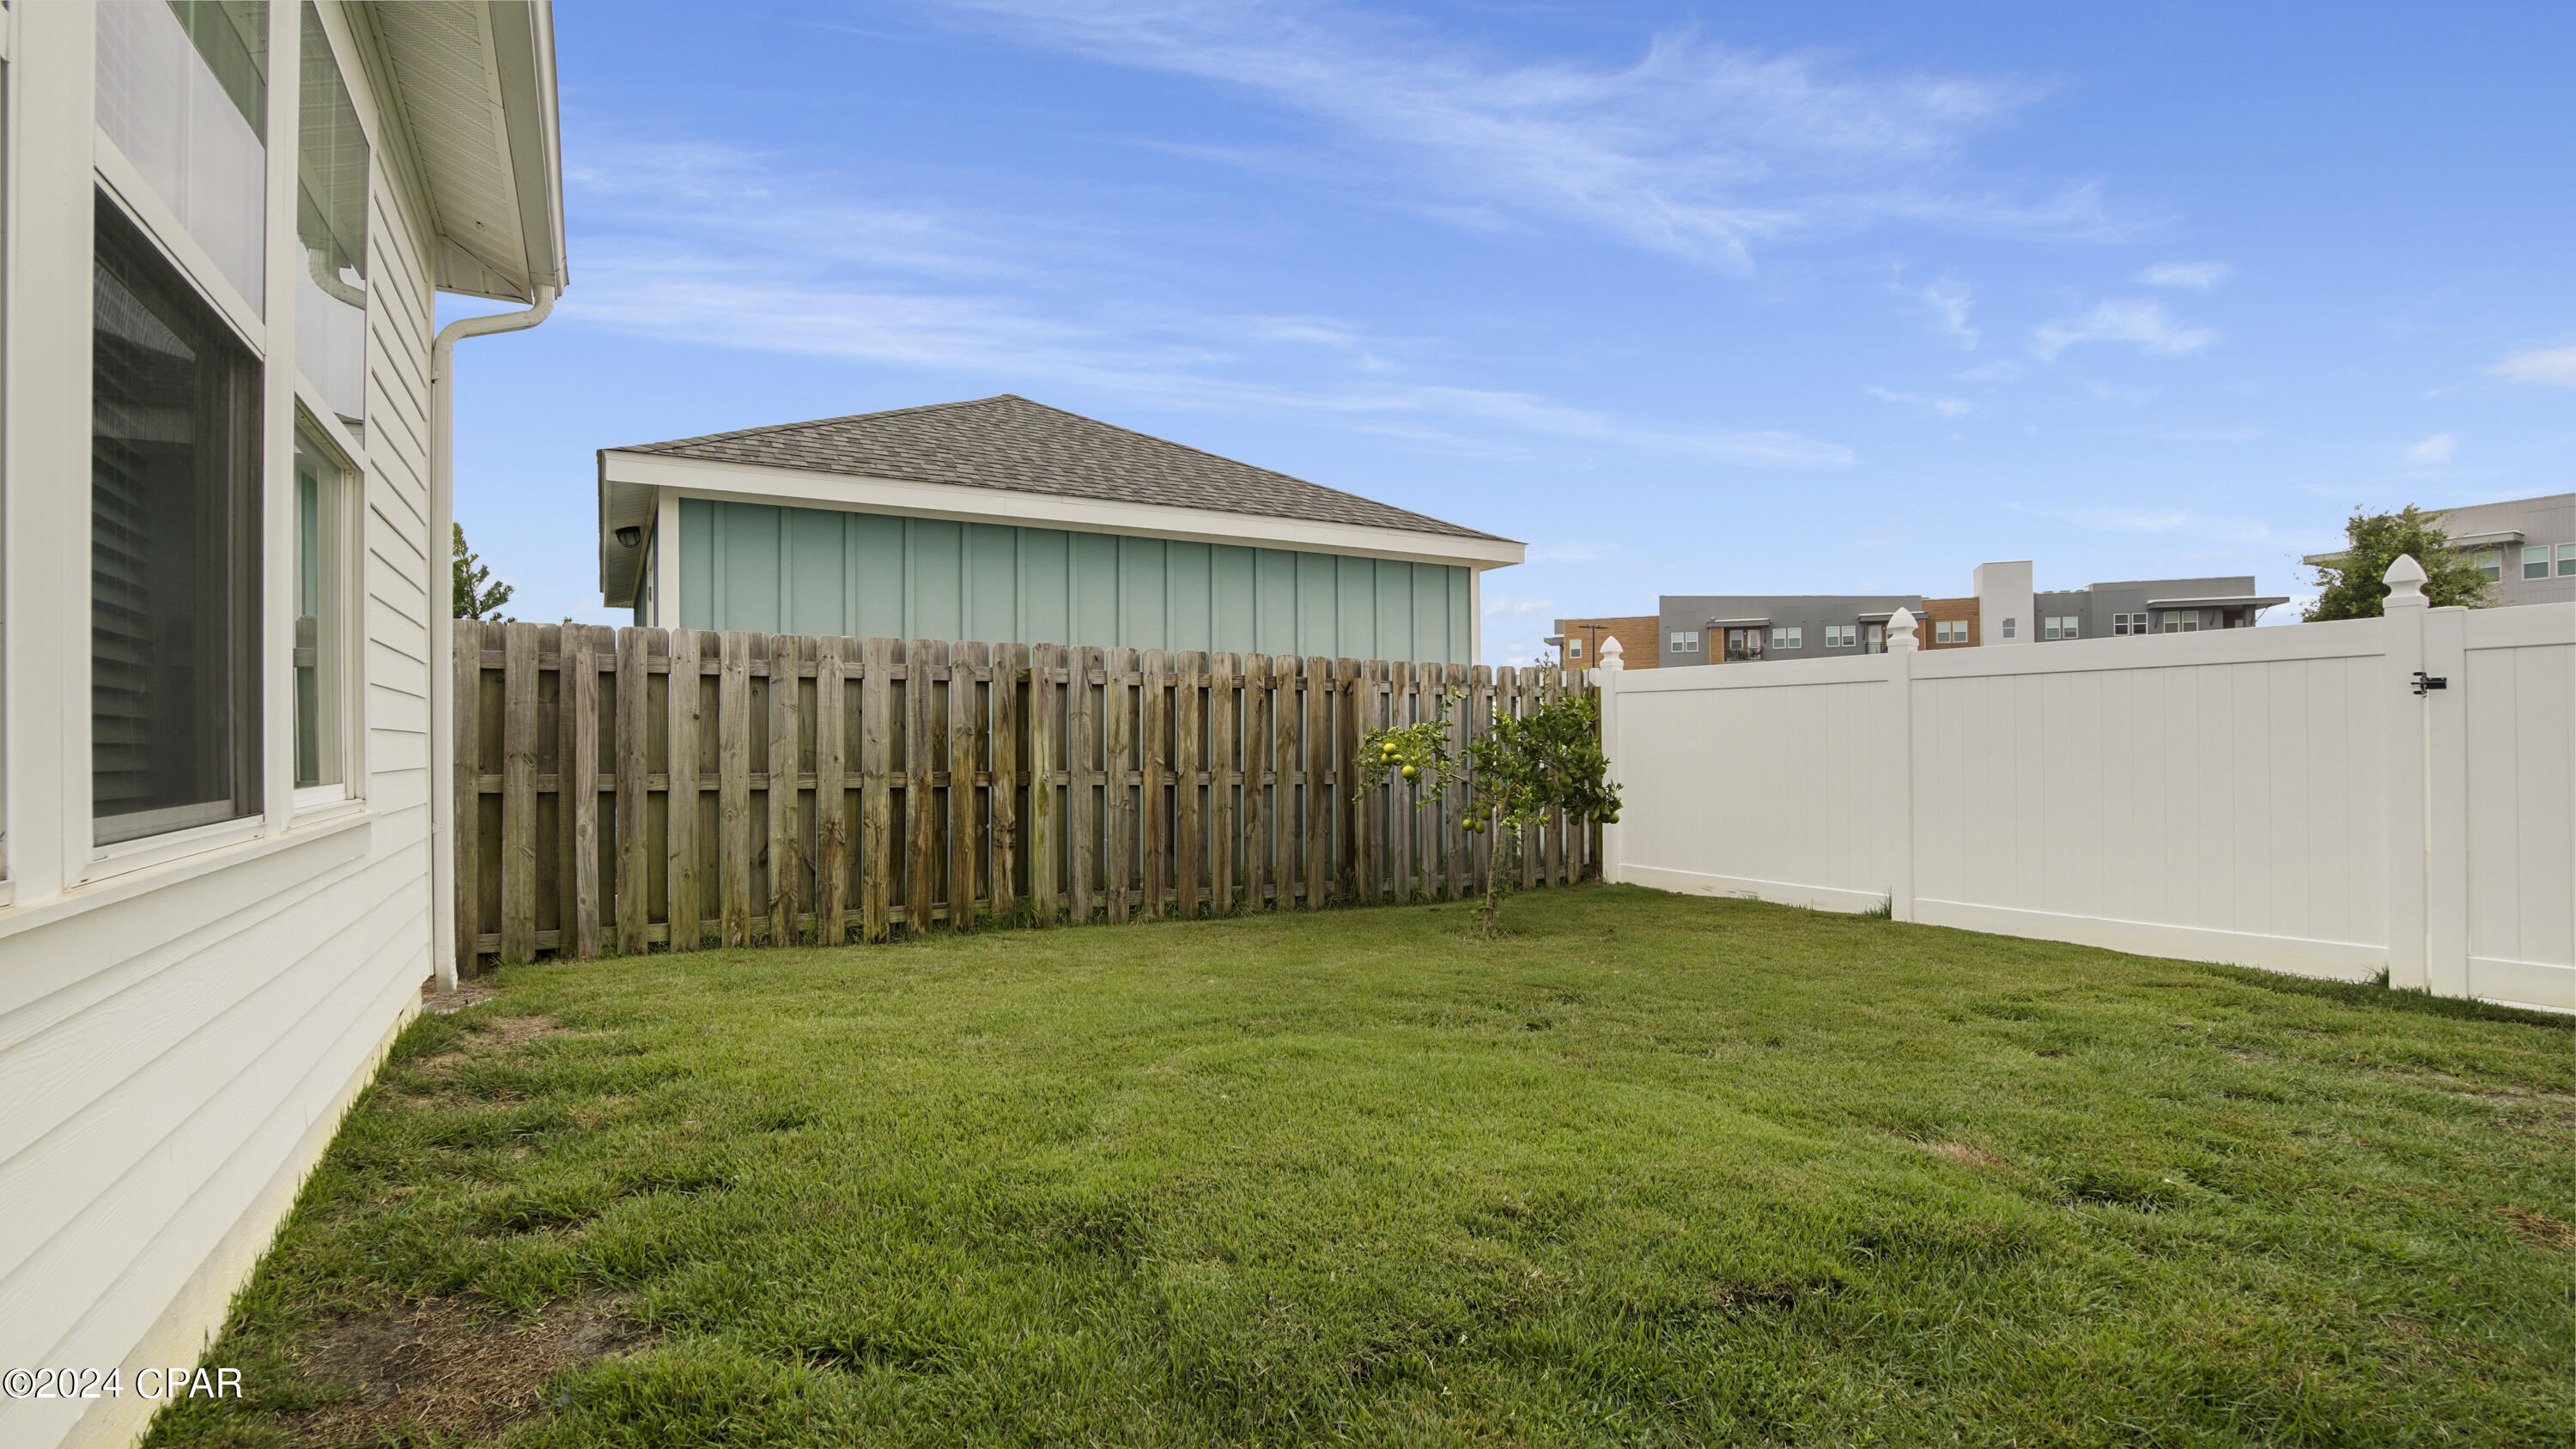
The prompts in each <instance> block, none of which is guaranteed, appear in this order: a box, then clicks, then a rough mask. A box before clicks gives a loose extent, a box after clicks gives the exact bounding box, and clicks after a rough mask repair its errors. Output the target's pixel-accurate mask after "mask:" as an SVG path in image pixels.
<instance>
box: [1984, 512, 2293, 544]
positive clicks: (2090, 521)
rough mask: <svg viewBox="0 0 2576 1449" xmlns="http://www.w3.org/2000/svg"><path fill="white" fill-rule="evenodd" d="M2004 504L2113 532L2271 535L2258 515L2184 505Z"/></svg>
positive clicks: (2237, 538) (2252, 538)
mask: <svg viewBox="0 0 2576 1449" xmlns="http://www.w3.org/2000/svg"><path fill="white" fill-rule="evenodd" d="M2004 507H2005V508H2006V509H2007V510H2009V511H2011V512H2014V513H2026V514H2029V515H2030V516H2032V517H2034V518H2052V519H2055V520H2056V521H2058V522H2060V523H2070V524H2073V525H2075V526H2076V527H2078V528H2092V529H2100V530H2103V531H2106V532H2112V533H2179V532H2189V533H2197V534H2203V535H2206V536H2208V537H2212V538H2219V539H2224V540H2227V541H2228V542H2231V543H2260V542H2263V541H2264V540H2266V539H2268V538H2270V537H2271V536H2272V529H2271V526H2270V525H2269V524H2266V523H2263V522H2261V521H2260V520H2257V519H2243V518H2234V519H2230V518H2211V517H2208V516H2207V515H2204V514H2199V513H2194V512H2192V511H2190V510H2189V509H2183V508H2116V507H2112V508H2104V507H2092V508H2055V507H2049V506H2046V505H2041V506H2037V507H2033V506H2031V505H2029V504H2023V503H2007V504H2005V505H2004Z"/></svg>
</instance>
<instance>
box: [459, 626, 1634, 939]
mask: <svg viewBox="0 0 2576 1449" xmlns="http://www.w3.org/2000/svg"><path fill="white" fill-rule="evenodd" d="M455 671H456V687H457V700H456V711H455V731H456V771H455V777H454V781H453V786H452V788H453V789H454V790H455V791H456V792H457V796H458V800H457V811H456V817H455V818H456V821H457V825H458V829H457V838H456V842H455V846H454V849H455V857H456V866H457V883H456V893H455V905H454V908H455V910H456V912H457V917H458V941H459V946H458V955H459V965H460V967H461V968H462V969H466V970H471V969H473V968H474V967H475V966H477V965H478V964H480V961H481V960H482V959H483V958H491V957H498V958H500V959H502V960H525V959H528V958H530V957H532V956H534V955H535V954H537V953H538V952H541V951H555V952H559V953H560V954H562V955H565V956H570V957H592V956H597V955H599V954H600V953H601V952H602V951H604V950H611V949H613V950H616V951H618V952H622V953H628V954H632V953H637V952H642V951H645V950H649V949H651V947H652V946H654V945H656V944H659V945H663V946H666V947H667V948H668V949H670V950H674V951H689V950H698V949H702V948H704V947H706V946H708V945H711V944H720V945H725V946H747V945H793V944H796V943H798V942H801V941H818V942H822V943H825V944H835V945H837V944H841V943H843V942H847V941H850V940H853V939H859V940H867V941H883V940H885V939H887V938H888V937H889V936H890V935H892V934H894V932H895V931H896V929H897V928H901V929H902V930H903V931H905V932H907V933H909V934H916V935H917V934H920V933H922V932H925V931H928V930H930V929H932V928H933V926H934V923H938V922H942V921H944V922H946V923H947V925H948V927H949V928H950V929H956V930H964V929H968V928H970V927H972V926H973V925H975V924H976V923H977V922H978V921H979V920H993V921H1000V922H1030V923H1034V924H1037V925H1041V926H1046V925H1055V924H1058V923H1069V924H1075V925H1081V924H1089V923H1091V922H1094V921H1097V920H1101V919H1104V918H1105V919H1108V920H1112V921H1123V920H1129V919H1133V918H1136V917H1138V916H1140V915H1141V916H1146V917H1159V916H1179V917H1182V918H1184V919H1191V918H1196V917H1199V916H1216V915H1230V914H1234V913H1236V912H1239V911H1257V910H1297V909H1305V910H1317V909H1321V908H1323V907H1324V906H1326V905H1329V904H1332V903H1334V902H1336V901H1403V900H1411V899H1423V898H1429V899H1458V898H1461V897H1465V896H1468V895H1470V894H1473V893H1474V892H1476V891H1478V890H1480V889H1481V888H1482V885H1483V882H1484V879H1485V875H1486V872H1488V871H1490V870H1493V869H1496V868H1501V869H1505V870H1509V871H1513V872H1516V873H1517V874H1518V875H1519V877H1520V879H1521V881H1522V883H1523V884H1525V885H1539V884H1555V883H1562V882H1566V881H1570V880H1575V879H1580V878H1582V877H1583V875H1585V874H1586V873H1588V872H1589V871H1590V869H1591V867H1592V863H1593V861H1594V860H1595V859H1596V858H1597V856H1598V846H1597V844H1595V843H1594V842H1597V840H1598V838H1599V837H1598V833H1597V830H1595V829H1593V828H1592V827H1591V824H1590V822H1583V821H1568V822H1566V823H1565V825H1564V826H1562V827H1559V826H1557V825H1555V824H1554V822H1549V823H1548V825H1547V827H1546V828H1543V829H1539V830H1534V831H1533V832H1532V833H1531V836H1530V839H1529V841H1528V848H1527V849H1525V850H1524V851H1523V852H1522V853H1521V856H1520V857H1519V858H1518V859H1508V858H1507V859H1505V860H1503V861H1501V862H1497V861H1496V860H1495V859H1494V854H1493V852H1494V850H1495V837H1494V836H1493V835H1492V834H1491V833H1490V832H1470V831H1468V830H1467V829H1466V818H1467V816H1466V803H1467V802H1466V798H1465V792H1464V791H1463V790H1460V789H1454V788H1453V789H1451V790H1449V791H1447V792H1443V793H1439V794H1432V793H1430V792H1427V791H1422V790H1419V789H1417V788H1415V787H1412V786H1408V785H1406V784H1405V783H1404V782H1402V781H1400V780H1397V781H1390V782H1388V783H1387V784H1385V785H1382V786H1379V787H1376V788H1373V789H1370V790H1368V791H1366V792H1364V794H1363V793H1362V792H1359V791H1357V789H1356V786H1357V783H1358V776H1357V775H1356V774H1355V773H1354V772H1353V771H1352V769H1351V757H1352V755H1353V754H1354V753H1355V752H1356V751H1357V749H1358V745H1359V741H1360V739H1361V738H1362V737H1363V736H1364V734H1365V733H1366V732H1367V731H1368V730H1370V729H1372V728H1376V727H1378V726H1379V725H1401V724H1409V723H1413V722H1415V721H1417V720H1432V719H1447V720H1449V721H1450V725H1451V730H1452V733H1451V748H1452V749H1463V748H1464V747H1465V744H1466V742H1467V741H1468V740H1469V739H1470V738H1472V737H1474V735H1475V734H1476V733H1477V732H1479V731H1480V730H1482V729H1484V728H1487V727H1489V722H1490V721H1491V720H1492V718H1493V717H1494V715H1495V713H1496V712H1498V711H1499V712H1501V713H1505V714H1512V713H1519V712H1522V711H1525V710H1527V709H1530V708H1532V707H1534V706H1535V705H1536V704H1537V703H1538V702H1539V701H1540V700H1541V699H1543V698H1546V697H1550V696H1551V695H1552V694H1554V693H1556V692H1561V691H1564V690H1568V689H1581V688H1585V687H1586V686H1584V685H1583V684H1582V683H1581V681H1580V678H1579V677H1568V676H1564V675H1561V674H1557V673H1555V672H1552V671H1542V670H1537V669H1529V670H1519V671H1515V670H1509V669H1506V670H1503V671H1501V673H1500V675H1499V677H1497V676H1496V675H1495V674H1494V673H1493V672H1492V671H1489V670H1487V669H1486V668H1484V667H1483V666H1481V665H1479V666H1476V667H1475V668H1473V669H1470V668H1468V667H1467V666H1464V665H1454V664H1452V665H1443V664H1414V663H1408V662H1397V663H1392V664H1390V663H1387V662H1382V661H1376V660H1357V659H1326V658H1322V657H1312V658H1304V659H1300V658H1298V657H1296V656H1294V655H1277V656H1272V655H1266V654H1246V655H1233V654H1221V653H1220V654H1210V653H1204V652H1200V651H1196V650H1192V651H1187V652H1164V651H1160V650H1153V651H1145V652H1143V653H1142V654H1141V655H1140V653H1139V651H1136V650H1133V649H1107V650H1103V649H1097V648H1068V647H1065V646H1060V645H1050V644H1041V645H1035V646H1031V645H1022V644H987V643H980V642H974V641H964V642H950V641H945V640H935V639H914V640H896V639H864V640H863V639H846V638H814V637H810V636H801V635H793V634H754V633H743V632H726V633H723V634H717V633H712V632H708V631H701V630H695V629H675V630H661V629H617V630H611V629H605V628H599V627H596V626H591V625H579V624H568V625H563V626H559V627H558V626H550V625H536V624H516V623H508V624H503V623H495V624H484V623H478V622H477V621H474V620H460V621H458V623H457V627H456V659H455ZM657 676H659V677H658V678H657ZM809 680H810V681H811V683H810V685H809V684H808V683H807V681H809ZM603 797H604V798H603ZM487 802H488V803H487ZM1417 802H1418V803H1417Z"/></svg>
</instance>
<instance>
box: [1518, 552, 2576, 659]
mask: <svg viewBox="0 0 2576 1449" xmlns="http://www.w3.org/2000/svg"><path fill="white" fill-rule="evenodd" d="M2570 581H2571V582H2576V570H2572V571H2571V577H2570ZM2288 602H2289V599H2288V597H2287V596H2286V595H2280V594H2262V593H2258V592H2256V589H2255V585H2254V579H2253V577H2252V576H2251V575H2244V574H2240V575H2235V576H2231V577H2221V578H2194V579H2124V580H2116V581H2112V582H2106V583H2094V584H2087V585H2085V586H2084V587H2083V588H2080V589H2051V590H2044V591H2043V590H2037V589H2034V588H2033V587H2032V579H2031V565H2030V562H2029V561H2028V560H2026V559H2024V560H2014V561H2008V562H1998V563H1986V564H1980V565H1978V566H1977V569H1976V572H1975V575H1974V577H1973V581H1972V584H1971V588H1970V592H1969V593H1968V595H1967V596H1965V597H1961V598H1942V599H1926V598H1925V597H1923V596H1922V595H1920V594H1765V595H1746V594H1667V595H1665V596H1663V598H1662V599H1661V600H1659V601H1658V608H1657V611H1656V621H1655V623H1656V632H1655V642H1656V646H1657V647H1656V651H1655V654H1654V656H1653V657H1654V658H1655V659H1656V660H1657V662H1659V663H1662V664H1665V665H1685V664H1738V663H1752V662H1755V661H1757V660H1764V659H1826V658H1834V657H1838V656H1840V655H1841V654H1842V653H1844V652H1845V651H1850V652H1854V653H1861V654H1875V653H1878V652H1880V651H1881V650H1884V649H1885V648H1886V647H1887V621H1888V620H1889V618H1891V617H1892V616H1893V615H1894V614H1895V612H1896V611H1897V610H1898V609H1900V608H1902V609H1904V610H1906V611H1907V612H1909V613H1911V614H1912V615H1913V616H1914V618H1915V620H1916V623H1917V625H1918V632H1917V633H1916V635H1915V638H1916V639H1918V640H1919V641H1921V643H1922V645H1923V647H1924V648H1927V649H1963V648H1971V647H1978V646H1986V645H2005V644H2045V643H2055V642H2058V641H2060V640H2066V639H2095V638H2112V637H2123V636H2129V635H2144V634H2190V633H2197V632H2199V631H2201V630H2203V629H2246V628H2251V627H2253V625H2254V623H2255V621H2256V620H2257V619H2259V618H2260V617H2261V616H2262V613H2263V611H2264V610H2265V609H2268V608H2271V607H2273V606H2275V605H2279V604H2285V603H2288ZM1572 622H1577V621H1560V625H1559V627H1560V631H1562V629H1563V627H1564V624H1566V623H1572ZM1623 622H1624V621H1623ZM1620 643H1621V645H1622V646H1623V647H1625V648H1626V649H1627V650H1628V657H1629V659H1630V660H1631V661H1641V660H1642V659H1643V658H1645V657H1647V656H1645V655H1644V654H1643V653H1642V651H1640V650H1638V649H1637V647H1636V645H1635V644H1634V643H1633V642H1631V641H1630V640H1629V639H1627V638H1625V637H1623V638H1621V640H1620ZM1568 662H1572V660H1571V656H1568Z"/></svg>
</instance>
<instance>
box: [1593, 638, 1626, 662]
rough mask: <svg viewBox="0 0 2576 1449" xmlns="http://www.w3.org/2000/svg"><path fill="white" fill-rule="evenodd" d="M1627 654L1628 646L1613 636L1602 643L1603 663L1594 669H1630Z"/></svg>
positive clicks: (1601, 657)
mask: <svg viewBox="0 0 2576 1449" xmlns="http://www.w3.org/2000/svg"><path fill="white" fill-rule="evenodd" d="M1627 653H1628V646H1626V645H1624V644H1622V643H1620V642H1619V636H1618V635H1616V634H1613V635H1611V636H1609V637H1608V638H1606V639H1603V640H1602V641H1601V655H1600V659H1601V662H1600V663H1599V664H1597V665H1595V666H1593V667H1594V668H1597V669H1604V670H1609V669H1625V668H1627V667H1628V660H1627V658H1626V655H1627Z"/></svg>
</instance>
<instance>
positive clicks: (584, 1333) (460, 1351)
mask: <svg viewBox="0 0 2576 1449" xmlns="http://www.w3.org/2000/svg"><path fill="white" fill-rule="evenodd" d="M651 1339H652V1334H651V1333H650V1332H649V1331H647V1330H646V1329H645V1328H644V1327H643V1326H642V1325H640V1324H638V1323H636V1322H635V1321H634V1320H632V1319H630V1318H628V1317H626V1316H625V1314H624V1313H623V1312H622V1311H621V1309H620V1308H619V1305H618V1304H617V1302H616V1301H615V1300H613V1299H610V1298H607V1297H605V1296H594V1297H590V1298H582V1299H573V1300H569V1301H566V1302H562V1303H557V1304H553V1305H551V1306H549V1307H548V1308H546V1309H544V1310H543V1311H541V1312H539V1313H537V1314H535V1315H534V1316H532V1317H525V1318H514V1317H507V1316H500V1315H495V1314H493V1313H492V1312H490V1310H488V1309H477V1308H476V1307H473V1306H470V1305H467V1304H463V1303H459V1302H456V1301H454V1300H441V1299H431V1300H428V1301H425V1302H422V1303H418V1304H415V1305H412V1306H411V1307H409V1308H407V1309H402V1310H396V1311H394V1312H390V1313H369V1314H345V1315H341V1316H338V1317H334V1318H327V1319H324V1320H323V1321H322V1322H321V1323H320V1324H319V1325H318V1327H317V1330H316V1334H315V1337H314V1338H313V1339H312V1340H311V1341H310V1342H308V1344H307V1345H306V1346H305V1348H304V1349H303V1351H302V1352H300V1353H299V1354H298V1355H297V1359H298V1361H299V1366H300V1367H301V1368H302V1369H303V1370H304V1372H305V1373H306V1374H308V1375H309V1376H311V1377H312V1378H314V1379H315V1380H317V1381H320V1382H323V1383H331V1384H336V1385H339V1386H341V1387H343V1388H344V1389H345V1390H346V1391H347V1397H345V1398H342V1399H340V1400H339V1401H338V1402H336V1403H332V1404H327V1405H325V1406H323V1407H321V1408H318V1409H308V1410H304V1411H301V1412H297V1413H288V1414H280V1415H278V1416H277V1423H278V1424H279V1425H280V1427H282V1428H285V1429H286V1430H287V1432H288V1434H289V1435H290V1436H291V1439H292V1441H293V1442H295V1443H297V1444H310V1445H340V1444H373V1443H382V1442H409V1441H410V1440H412V1439H414V1438H430V1437H435V1438H437V1439H439V1440H441V1441H444V1440H445V1439H448V1438H451V1437H452V1438H458V1439H481V1438H485V1437H488V1436H490V1435H493V1434H497V1433H499V1432H500V1431H501V1430H503V1429H505V1428H507V1427H509V1426H510V1425H511V1424H514V1423H516V1422H518V1421H519V1420H521V1419H525V1418H530V1417H533V1416H534V1415H536V1414H537V1413H539V1412H541V1411H542V1410H543V1409H544V1408H545V1407H546V1405H545V1402H544V1399H543V1396H542V1394H541V1392H540V1386H541V1385H542V1384H543V1383H544V1382H545V1381H546V1379H547V1378H549V1377H551V1376H552V1375H554V1374H556V1373H558V1372H560V1371H562V1370H564V1369H567V1368H570V1367H572V1366H573V1365H575V1364H578V1363H583V1362H586V1361H588V1360H590V1359H595V1358H606V1357H610V1356H613V1355H617V1354H622V1353H625V1352H628V1351H630V1350H632V1349H634V1348H636V1347H638V1346H640V1345H642V1344H645V1343H648V1342H650V1341H651Z"/></svg>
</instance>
